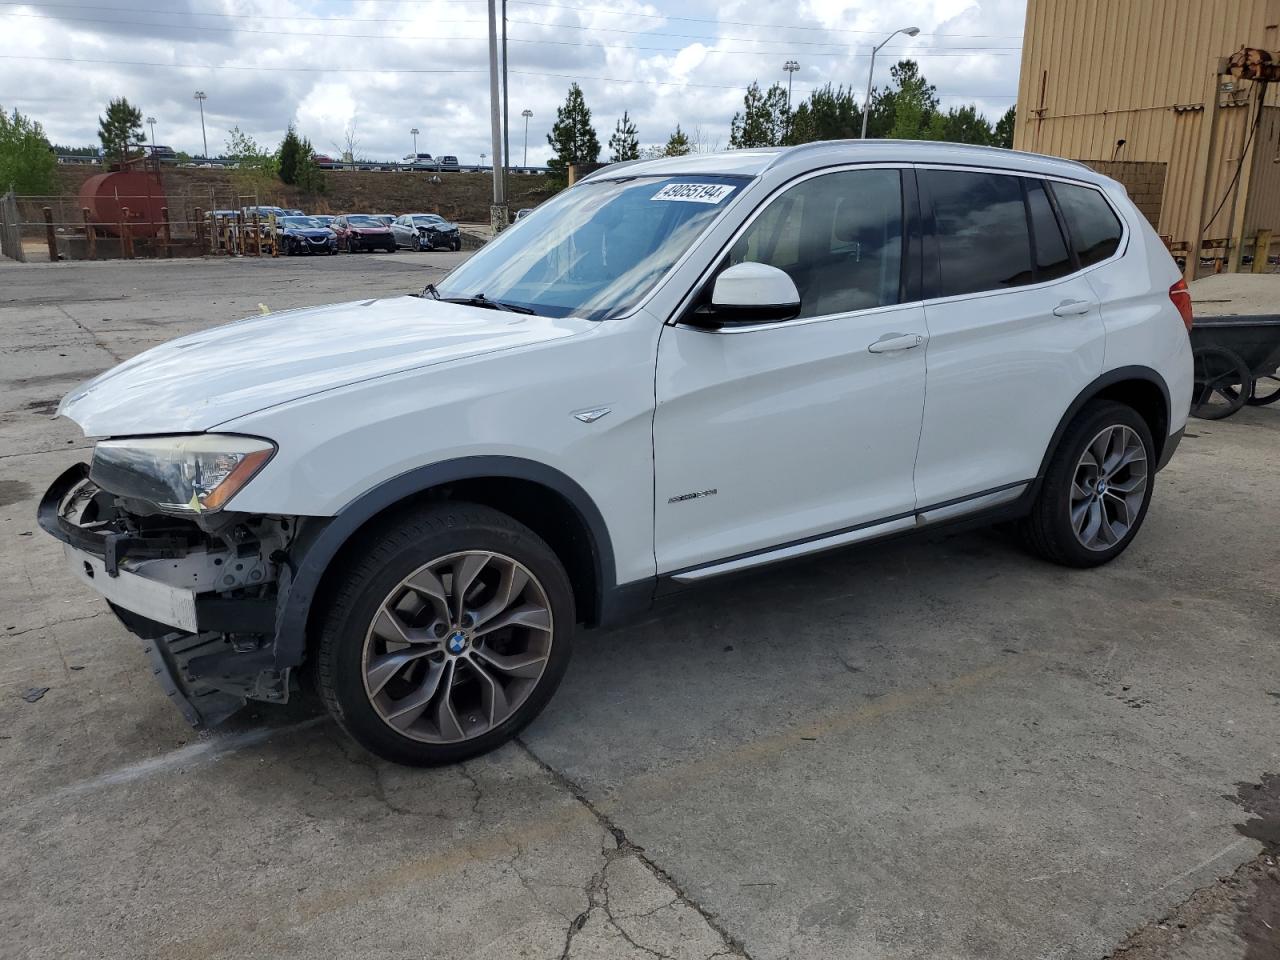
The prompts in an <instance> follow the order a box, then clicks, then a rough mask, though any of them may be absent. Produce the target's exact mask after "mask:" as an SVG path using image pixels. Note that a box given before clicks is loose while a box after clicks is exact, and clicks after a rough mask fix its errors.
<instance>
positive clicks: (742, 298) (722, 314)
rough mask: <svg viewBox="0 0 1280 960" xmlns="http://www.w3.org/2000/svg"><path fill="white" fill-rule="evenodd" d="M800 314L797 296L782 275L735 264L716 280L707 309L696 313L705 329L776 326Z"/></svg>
mask: <svg viewBox="0 0 1280 960" xmlns="http://www.w3.org/2000/svg"><path fill="white" fill-rule="evenodd" d="M799 313H800V292H799V291H798V290H796V285H795V282H794V281H793V280H792V279H791V277H789V276H788V275H787V274H786V273H785V272H783V271H782V270H779V269H778V268H777V267H771V266H770V265H769V264H767V263H737V264H734V265H733V266H732V267H729V268H728V269H727V270H724V271H722V272H721V273H720V275H719V276H718V277H716V282H715V286H714V287H713V288H712V291H711V304H710V308H709V309H708V308H703V310H700V311H699V314H700V319H701V320H703V321H704V323H705V324H706V325H708V326H724V325H727V324H747V323H777V322H779V321H782V320H791V319H793V318H795V317H796V316H798V315H799Z"/></svg>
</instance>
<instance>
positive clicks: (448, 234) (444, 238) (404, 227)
mask: <svg viewBox="0 0 1280 960" xmlns="http://www.w3.org/2000/svg"><path fill="white" fill-rule="evenodd" d="M391 232H392V233H393V234H394V235H395V238H396V246H397V247H409V248H410V249H413V250H461V249H462V237H461V235H460V234H459V233H458V225H457V224H456V223H450V222H449V221H448V220H446V219H445V218H444V217H442V216H440V215H439V214H435V213H406V214H404V215H403V216H400V217H396V218H395V221H394V222H393V223H392V224H391Z"/></svg>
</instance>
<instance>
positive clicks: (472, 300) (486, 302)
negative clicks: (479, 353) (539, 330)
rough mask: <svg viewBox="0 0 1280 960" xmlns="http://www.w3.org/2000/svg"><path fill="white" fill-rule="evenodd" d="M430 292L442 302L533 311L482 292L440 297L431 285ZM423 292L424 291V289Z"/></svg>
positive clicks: (506, 311)
mask: <svg viewBox="0 0 1280 960" xmlns="http://www.w3.org/2000/svg"><path fill="white" fill-rule="evenodd" d="M427 286H428V287H430V288H431V292H432V293H433V294H434V295H435V298H436V299H437V300H439V301H441V302H442V303H460V304H462V305H463V306H466V307H484V308H486V309H488V310H502V311H503V312H505V313H533V311H532V310H530V309H529V308H528V307H522V306H520V305H519V304H516V303H503V302H502V301H501V300H490V299H489V298H488V297H486V296H485V295H484V294H483V293H477V294H476V295H475V296H474V297H442V296H440V293H439V291H437V290H436V288H435V287H434V286H433V285H431V284H427ZM423 293H426V291H425V290H424V291H423Z"/></svg>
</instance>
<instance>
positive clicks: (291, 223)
mask: <svg viewBox="0 0 1280 960" xmlns="http://www.w3.org/2000/svg"><path fill="white" fill-rule="evenodd" d="M283 223H284V225H285V226H286V227H293V228H294V229H295V230H319V229H320V228H321V227H323V226H324V224H323V223H321V222H320V221H319V220H317V219H316V218H315V217H285V218H284V221H283Z"/></svg>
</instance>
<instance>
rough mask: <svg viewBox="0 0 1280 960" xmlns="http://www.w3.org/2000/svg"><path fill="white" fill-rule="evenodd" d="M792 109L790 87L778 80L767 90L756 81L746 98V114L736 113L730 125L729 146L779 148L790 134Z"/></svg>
mask: <svg viewBox="0 0 1280 960" xmlns="http://www.w3.org/2000/svg"><path fill="white" fill-rule="evenodd" d="M789 118H790V112H789V111H788V109H787V90H786V88H785V87H784V86H782V84H780V83H775V84H774V85H773V86H771V87H770V88H769V89H768V90H767V91H765V92H764V93H761V92H760V84H758V83H756V82H755V81H752V83H751V86H749V87H747V93H746V96H744V97H743V98H742V113H735V114H734V115H733V120H732V121H731V122H730V124H729V148H730V149H733V150H738V149H742V148H744V147H776V146H778V145H779V144H781V143H782V141H783V139H784V138H785V137H786V133H787V126H788V120H789Z"/></svg>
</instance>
